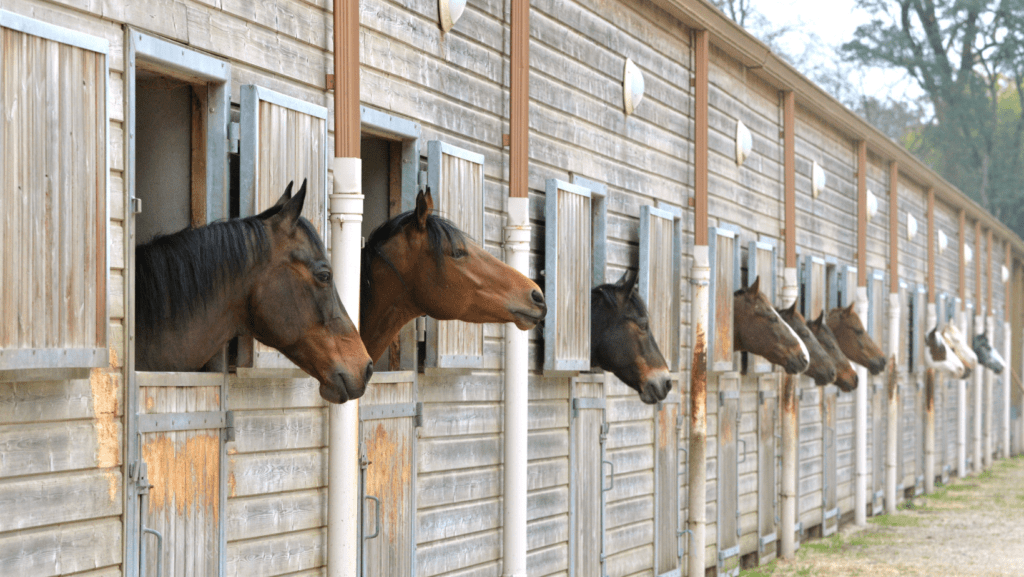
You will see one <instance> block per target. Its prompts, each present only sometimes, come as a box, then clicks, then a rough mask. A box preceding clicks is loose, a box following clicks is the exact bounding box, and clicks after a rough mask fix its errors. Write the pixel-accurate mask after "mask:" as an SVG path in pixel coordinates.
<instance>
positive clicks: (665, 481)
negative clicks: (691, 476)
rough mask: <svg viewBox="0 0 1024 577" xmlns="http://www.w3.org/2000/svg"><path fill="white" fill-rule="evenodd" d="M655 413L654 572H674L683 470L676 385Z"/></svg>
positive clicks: (679, 549) (676, 568) (679, 552)
mask: <svg viewBox="0 0 1024 577" xmlns="http://www.w3.org/2000/svg"><path fill="white" fill-rule="evenodd" d="M673 388H674V389H676V390H673V391H672V392H671V393H670V394H669V396H668V397H666V398H665V400H664V401H662V402H661V403H660V408H659V410H658V411H657V412H656V413H655V417H654V418H655V420H656V423H655V431H654V434H655V443H656V445H655V459H656V461H655V469H654V470H655V486H654V503H655V504H654V524H655V529H654V531H655V533H654V539H655V541H654V557H655V560H654V565H655V567H654V570H655V571H654V574H655V575H659V576H668V575H678V574H679V567H680V566H681V564H682V563H681V559H680V558H681V556H682V547H681V546H680V541H679V538H680V534H679V526H680V519H679V513H680V507H679V500H680V497H679V493H680V485H681V483H682V479H683V475H684V473H685V471H686V469H685V467H684V466H683V463H682V462H681V461H682V460H681V459H680V458H679V452H680V451H679V436H680V435H679V433H680V430H681V429H682V427H683V416H682V412H681V411H680V405H681V398H680V396H679V394H678V393H677V391H678V386H676V387H673Z"/></svg>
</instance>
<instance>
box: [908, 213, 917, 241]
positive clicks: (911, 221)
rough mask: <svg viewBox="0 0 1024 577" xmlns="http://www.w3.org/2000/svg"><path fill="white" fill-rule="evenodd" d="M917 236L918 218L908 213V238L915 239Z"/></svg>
mask: <svg viewBox="0 0 1024 577" xmlns="http://www.w3.org/2000/svg"><path fill="white" fill-rule="evenodd" d="M915 236H917V219H916V218H914V215H912V214H910V213H909V212H908V213H907V240H914V237H915Z"/></svg>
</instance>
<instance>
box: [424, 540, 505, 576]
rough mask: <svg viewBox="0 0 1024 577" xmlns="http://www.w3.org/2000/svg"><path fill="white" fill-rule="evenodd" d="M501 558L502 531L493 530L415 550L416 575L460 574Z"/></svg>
mask: <svg viewBox="0 0 1024 577" xmlns="http://www.w3.org/2000/svg"><path fill="white" fill-rule="evenodd" d="M500 557H501V531H500V530H497V529H494V530H491V531H485V532H482V533H473V534H471V535H466V536H464V537H459V538H456V539H445V540H443V541H435V542H433V543H430V544H427V545H423V546H418V547H417V548H416V574H417V575H420V576H422V577H430V576H432V575H440V574H442V573H449V572H452V571H457V570H459V569H463V568H466V567H471V566H473V565H479V564H481V563H487V562H489V561H494V560H497V559H499V558H500Z"/></svg>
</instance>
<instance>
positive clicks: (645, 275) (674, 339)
mask: <svg viewBox="0 0 1024 577" xmlns="http://www.w3.org/2000/svg"><path fill="white" fill-rule="evenodd" d="M652 218H662V219H665V220H667V221H670V222H672V246H673V251H672V254H669V255H652V254H651V219H652ZM680 220H681V213H680V215H676V214H673V213H671V212H669V211H667V210H664V209H660V208H655V207H653V206H650V205H647V204H645V205H643V206H641V207H640V262H639V267H638V273H639V279H638V281H637V282H638V284H639V290H640V298H642V299H644V302H645V303H648V306H649V304H650V302H651V294H650V293H651V267H652V266H654V265H652V261H653V260H654V259H655V258H656V257H661V259H660V260H659V261H658V262H657V266H665V265H666V264H668V266H670V267H671V268H672V278H673V279H674V280H675V282H674V283H673V285H672V293H671V294H670V295H668V298H670V299H671V300H672V313H671V318H670V319H669V323H670V326H672V327H674V328H675V330H670V336H671V340H670V342H668V343H658V346H659V347H660V348H661V351H662V353H667V354H666V355H665V356H666V359H665V361H666V362H667V363H668V370H669V371H670V372H676V371H678V370H679V357H680V355H679V343H680V335H679V331H680V329H681V325H680V322H679V313H680V310H679V309H680V305H679V301H680V298H679V278H680V275H681V274H682V267H683V257H682V250H681V248H682V243H683V239H682V231H681V230H680V228H681V227H678V226H676V224H677V223H678V222H679V221H680ZM666 256H667V257H668V261H669V262H668V263H666V262H665V257H666Z"/></svg>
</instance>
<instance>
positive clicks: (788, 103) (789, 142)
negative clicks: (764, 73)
mask: <svg viewBox="0 0 1024 577" xmlns="http://www.w3.org/2000/svg"><path fill="white" fill-rule="evenodd" d="M782 99H783V100H782V131H783V137H782V141H783V149H784V152H783V154H784V161H783V164H784V168H783V172H784V177H783V190H784V197H785V213H786V216H785V239H784V240H785V243H786V265H785V266H786V268H796V93H795V92H793V91H792V90H787V91H786V92H785V93H783V96H782ZM859 238H860V237H859V236H858V239H859ZM858 242H860V241H859V240H858ZM858 246H860V247H863V245H858ZM859 262H860V260H859V257H858V263H859ZM861 270H862V267H860V266H859V265H858V269H857V283H858V286H864V284H863V280H862V278H863V277H862V276H861Z"/></svg>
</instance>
